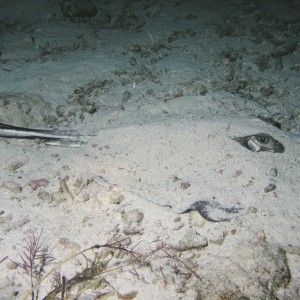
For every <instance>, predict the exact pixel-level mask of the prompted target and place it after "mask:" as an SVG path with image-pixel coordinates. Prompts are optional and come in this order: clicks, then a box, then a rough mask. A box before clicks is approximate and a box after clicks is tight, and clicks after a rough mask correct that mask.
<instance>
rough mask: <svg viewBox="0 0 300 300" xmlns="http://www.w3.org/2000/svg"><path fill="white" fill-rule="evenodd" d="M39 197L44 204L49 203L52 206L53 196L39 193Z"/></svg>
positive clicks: (43, 192) (42, 192)
mask: <svg viewBox="0 0 300 300" xmlns="http://www.w3.org/2000/svg"><path fill="white" fill-rule="evenodd" d="M37 196H38V198H39V199H40V200H42V201H43V202H45V203H48V204H50V203H51V202H52V201H53V198H52V196H51V195H50V194H49V193H47V192H45V191H40V192H38V194H37Z"/></svg>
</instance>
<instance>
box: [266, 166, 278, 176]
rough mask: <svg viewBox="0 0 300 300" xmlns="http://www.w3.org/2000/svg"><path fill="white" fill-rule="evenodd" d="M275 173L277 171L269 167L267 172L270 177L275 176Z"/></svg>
mask: <svg viewBox="0 0 300 300" xmlns="http://www.w3.org/2000/svg"><path fill="white" fill-rule="evenodd" d="M277 173H278V171H277V169H276V168H271V169H270V170H269V172H268V175H269V176H270V177H277Z"/></svg>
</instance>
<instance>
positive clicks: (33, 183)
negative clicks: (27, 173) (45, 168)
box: [28, 178, 49, 190]
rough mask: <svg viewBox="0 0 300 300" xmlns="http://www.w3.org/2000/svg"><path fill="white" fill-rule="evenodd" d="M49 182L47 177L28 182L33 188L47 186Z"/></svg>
mask: <svg viewBox="0 0 300 300" xmlns="http://www.w3.org/2000/svg"><path fill="white" fill-rule="evenodd" d="M48 184H49V181H48V180H47V179H44V178H41V179H34V180H30V181H29V182H28V185H29V186H30V187H31V188H32V189H33V190H36V189H37V188H39V187H42V186H47V185H48Z"/></svg>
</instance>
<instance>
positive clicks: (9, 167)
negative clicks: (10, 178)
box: [5, 161, 23, 171]
mask: <svg viewBox="0 0 300 300" xmlns="http://www.w3.org/2000/svg"><path fill="white" fill-rule="evenodd" d="M22 166H23V163H22V162H21V161H13V162H11V163H9V164H8V165H7V166H6V167H5V169H6V170H7V171H15V170H17V169H19V168H21V167H22Z"/></svg>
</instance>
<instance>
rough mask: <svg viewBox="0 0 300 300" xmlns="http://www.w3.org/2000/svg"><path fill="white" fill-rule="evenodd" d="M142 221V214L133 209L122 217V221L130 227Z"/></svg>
mask: <svg viewBox="0 0 300 300" xmlns="http://www.w3.org/2000/svg"><path fill="white" fill-rule="evenodd" d="M143 219H144V214H143V213H142V212H141V211H140V210H138V209H133V210H130V211H129V212H127V213H126V214H124V215H123V220H124V221H125V223H127V224H129V225H131V224H133V223H140V222H142V220H143Z"/></svg>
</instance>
